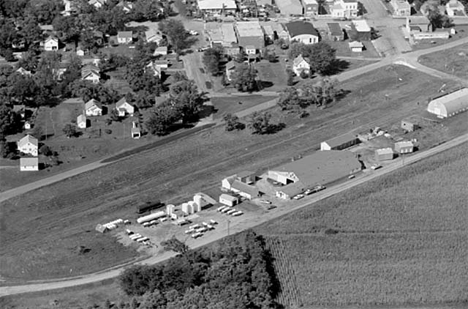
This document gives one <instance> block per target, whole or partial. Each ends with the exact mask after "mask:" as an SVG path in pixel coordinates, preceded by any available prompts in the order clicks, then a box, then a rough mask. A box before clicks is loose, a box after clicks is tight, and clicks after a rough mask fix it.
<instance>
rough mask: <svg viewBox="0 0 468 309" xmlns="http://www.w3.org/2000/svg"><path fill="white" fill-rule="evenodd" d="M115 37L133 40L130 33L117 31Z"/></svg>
mask: <svg viewBox="0 0 468 309" xmlns="http://www.w3.org/2000/svg"><path fill="white" fill-rule="evenodd" d="M117 37H118V38H126V39H131V38H133V32H132V31H119V32H117Z"/></svg>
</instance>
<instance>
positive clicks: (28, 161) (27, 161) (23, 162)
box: [20, 158, 39, 166]
mask: <svg viewBox="0 0 468 309" xmlns="http://www.w3.org/2000/svg"><path fill="white" fill-rule="evenodd" d="M31 165H32V166H38V165H39V159H38V158H20V166H31Z"/></svg>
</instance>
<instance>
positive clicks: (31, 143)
mask: <svg viewBox="0 0 468 309" xmlns="http://www.w3.org/2000/svg"><path fill="white" fill-rule="evenodd" d="M17 145H18V150H19V151H20V152H22V153H29V154H31V155H33V156H37V151H38V147H39V142H38V140H37V138H35V137H34V136H31V135H29V134H28V135H26V136H25V137H23V138H22V139H20V140H19V141H18V142H17Z"/></svg>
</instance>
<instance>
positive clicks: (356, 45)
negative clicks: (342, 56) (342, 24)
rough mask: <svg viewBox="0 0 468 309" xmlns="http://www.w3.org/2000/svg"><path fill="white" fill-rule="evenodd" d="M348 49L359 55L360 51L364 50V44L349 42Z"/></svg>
mask: <svg viewBox="0 0 468 309" xmlns="http://www.w3.org/2000/svg"><path fill="white" fill-rule="evenodd" d="M349 48H350V49H351V51H352V52H354V53H361V52H362V49H363V48H364V44H362V43H361V42H359V41H352V42H349Z"/></svg>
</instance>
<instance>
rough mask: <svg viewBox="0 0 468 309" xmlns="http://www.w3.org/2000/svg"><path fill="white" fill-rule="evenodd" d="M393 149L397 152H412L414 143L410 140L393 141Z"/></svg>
mask: <svg viewBox="0 0 468 309" xmlns="http://www.w3.org/2000/svg"><path fill="white" fill-rule="evenodd" d="M395 151H396V152H397V153H412V152H413V151H414V144H413V142H411V141H402V142H398V143H395Z"/></svg>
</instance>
